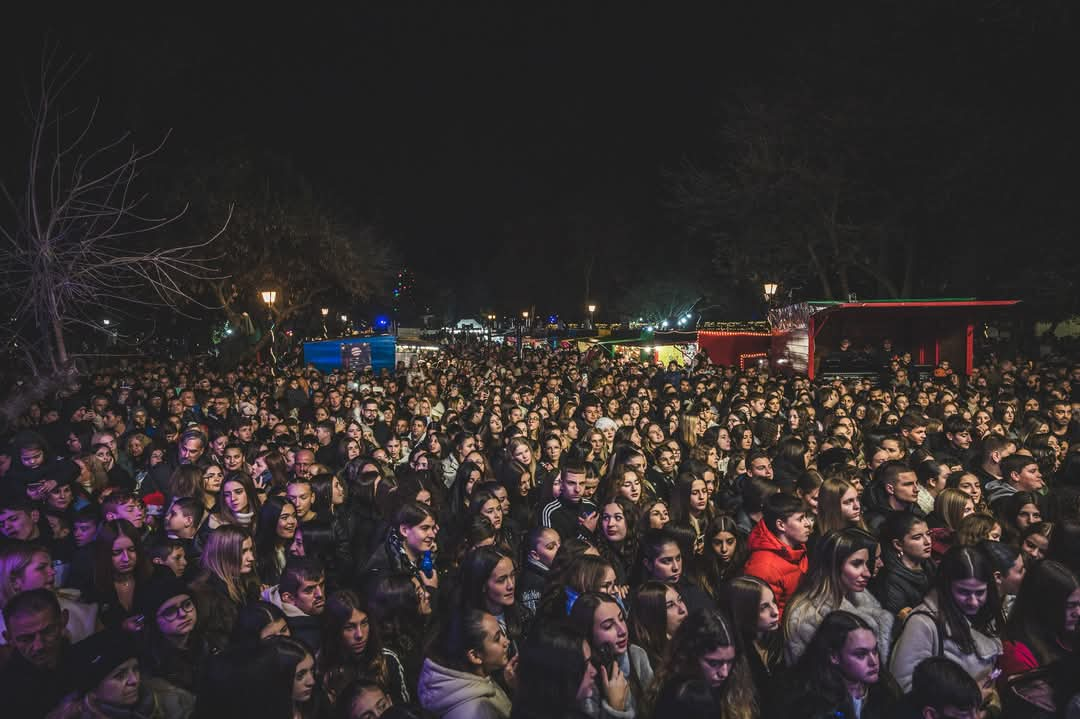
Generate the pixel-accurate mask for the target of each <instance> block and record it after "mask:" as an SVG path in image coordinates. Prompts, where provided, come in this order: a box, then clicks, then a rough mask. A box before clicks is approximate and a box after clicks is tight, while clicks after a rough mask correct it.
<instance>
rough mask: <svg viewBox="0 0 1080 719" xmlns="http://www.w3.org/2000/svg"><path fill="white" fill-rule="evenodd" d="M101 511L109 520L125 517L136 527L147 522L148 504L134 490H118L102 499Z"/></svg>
mask: <svg viewBox="0 0 1080 719" xmlns="http://www.w3.org/2000/svg"><path fill="white" fill-rule="evenodd" d="M101 512H102V514H104V515H105V519H106V520H107V521H111V520H116V519H124V520H127V521H128V522H131V524H132V525H134V527H135V528H136V529H142V528H143V525H145V524H146V506H145V505H144V504H143V502H142V500H141V499H139V497H138V496H136V495H135V494H134V493H132V492H127V491H124V490H117V491H115V492H112V493H110V494H109V495H108V496H107V497H105V498H104V499H102V500H101Z"/></svg>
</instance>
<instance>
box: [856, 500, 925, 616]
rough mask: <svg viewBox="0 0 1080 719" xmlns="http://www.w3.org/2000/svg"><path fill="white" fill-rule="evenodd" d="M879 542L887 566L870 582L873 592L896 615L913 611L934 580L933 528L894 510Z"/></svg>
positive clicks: (884, 525)
mask: <svg viewBox="0 0 1080 719" xmlns="http://www.w3.org/2000/svg"><path fill="white" fill-rule="evenodd" d="M878 539H879V540H880V541H881V552H882V554H883V555H884V556H883V557H882V561H883V562H884V565H885V566H884V567H883V568H882V569H881V571H879V572H878V573H877V575H876V576H875V577H874V579H873V581H872V582H871V583H870V591H871V592H873V594H874V596H875V597H877V599H878V601H879V602H881V606H882V607H884V608H885V609H887V610H889V611H890V612H892V613H893V614H900V613H901V612H903V610H905V609H906V610H911V609H912V608H914V607H915V606H916V605H917V604H919V603H920V602H922V600H923V597H924V596H926V593H927V592H928V591H929V590H930V583H931V582H932V581H933V579H934V563H933V562H932V561H931V560H930V553H931V550H932V548H933V540H932V539H931V535H930V528H929V527H927V525H926V522H924V521H923V520H922V519H921V518H920V517H917V516H916V515H915V514H913V513H912V512H906V511H893V512H889V513H888V514H886V515H885V521H884V522H883V523H882V525H881V530H880V535H879V537H878Z"/></svg>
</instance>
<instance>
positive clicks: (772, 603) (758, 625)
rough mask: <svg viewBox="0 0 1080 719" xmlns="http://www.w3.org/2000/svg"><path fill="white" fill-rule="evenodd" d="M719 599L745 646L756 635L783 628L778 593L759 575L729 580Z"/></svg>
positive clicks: (722, 588)
mask: <svg viewBox="0 0 1080 719" xmlns="http://www.w3.org/2000/svg"><path fill="white" fill-rule="evenodd" d="M718 603H719V605H720V607H721V608H722V609H724V610H725V611H726V612H727V613H728V616H730V617H731V619H732V621H733V622H734V625H735V629H736V631H738V632H739V634H740V635H741V636H742V638H743V645H744V646H750V643H751V642H752V641H753V640H754V639H755V638H757V637H759V636H762V635H763V634H765V633H766V632H774V631H776V630H777V629H779V628H780V611H779V609H778V608H777V605H776V595H775V594H774V593H773V590H772V589H771V588H770V587H769V585H768V584H766V583H765V582H763V581H761V580H760V579H758V578H757V577H751V576H749V575H745V576H742V577H736V578H734V579H732V580H731V581H729V582H727V583H726V584H724V585H723V586H722V587H721V589H720V597H719V602H718Z"/></svg>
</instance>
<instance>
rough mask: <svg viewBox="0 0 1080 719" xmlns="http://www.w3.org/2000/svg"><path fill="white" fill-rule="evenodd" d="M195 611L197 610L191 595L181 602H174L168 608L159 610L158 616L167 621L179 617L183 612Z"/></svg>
mask: <svg viewBox="0 0 1080 719" xmlns="http://www.w3.org/2000/svg"><path fill="white" fill-rule="evenodd" d="M193 611H195V602H194V601H192V599H191V597H188V598H187V599H185V600H184V601H182V602H180V603H179V604H174V605H172V606H171V607H169V608H168V609H165V610H163V611H161V612H158V616H159V617H161V618H162V619H164V620H165V621H167V622H172V621H175V620H176V619H179V618H180V614H181V613H183V614H185V615H187V614H191V613H192V612H193Z"/></svg>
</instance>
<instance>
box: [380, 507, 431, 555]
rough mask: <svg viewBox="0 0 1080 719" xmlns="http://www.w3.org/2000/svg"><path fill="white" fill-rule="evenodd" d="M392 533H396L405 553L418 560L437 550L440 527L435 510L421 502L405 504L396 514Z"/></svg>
mask: <svg viewBox="0 0 1080 719" xmlns="http://www.w3.org/2000/svg"><path fill="white" fill-rule="evenodd" d="M391 527H392V529H391V531H396V532H397V534H398V537H399V538H400V539H401V544H402V547H403V548H404V549H405V551H406V552H407V553H409V554H411V555H413V559H414V560H415V559H418V558H419V557H420V556H421V555H423V553H424V552H427V551H431V550H433V549H434V548H435V538H436V535H437V534H438V530H439V525H438V520H437V519H436V517H435V512H434V510H433V509H432V508H431V507H430V506H429V505H426V504H421V503H420V502H405V503H404V504H402V505H401V507H399V508H398V510H397V512H395V513H394V518H393V523H392V525H391Z"/></svg>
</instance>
